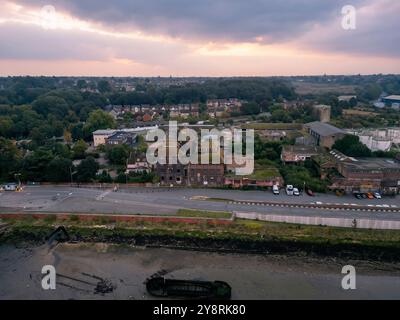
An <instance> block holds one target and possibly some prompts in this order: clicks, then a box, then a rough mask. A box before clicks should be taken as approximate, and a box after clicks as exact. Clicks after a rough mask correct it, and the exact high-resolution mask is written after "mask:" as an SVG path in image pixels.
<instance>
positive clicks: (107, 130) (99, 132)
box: [93, 129, 117, 135]
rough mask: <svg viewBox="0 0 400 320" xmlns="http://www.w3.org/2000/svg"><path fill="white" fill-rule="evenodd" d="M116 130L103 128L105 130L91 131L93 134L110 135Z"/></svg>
mask: <svg viewBox="0 0 400 320" xmlns="http://www.w3.org/2000/svg"><path fill="white" fill-rule="evenodd" d="M116 131H117V130H114V129H105V130H96V131H95V132H93V134H94V135H107V134H108V135H112V134H114V133H115V132H116Z"/></svg>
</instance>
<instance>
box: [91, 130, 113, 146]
mask: <svg viewBox="0 0 400 320" xmlns="http://www.w3.org/2000/svg"><path fill="white" fill-rule="evenodd" d="M116 131H117V130H114V129H106V130H96V131H95V132H93V145H94V146H95V147H97V146H99V145H102V144H106V139H107V138H108V137H111V136H112V135H113V134H114V133H115V132H116Z"/></svg>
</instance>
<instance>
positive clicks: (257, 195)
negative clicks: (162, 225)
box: [0, 186, 400, 220]
mask: <svg viewBox="0 0 400 320" xmlns="http://www.w3.org/2000/svg"><path fill="white" fill-rule="evenodd" d="M201 197H208V198H224V199H230V200H232V201H239V200H241V201H244V202H245V203H240V204H239V203H230V202H227V201H217V200H215V201H210V200H207V201H205V200H200V198H201ZM251 201H273V202H278V203H281V204H282V206H263V205H252V204H251V203H250V204H247V203H246V202H251ZM294 203H298V204H304V205H305V206H306V205H307V204H310V203H320V204H340V205H342V208H340V209H336V210H328V209H323V208H307V207H304V206H303V207H289V205H290V204H294ZM355 205H363V206H366V205H370V206H371V207H370V208H369V209H368V211H367V210H365V211H357V210H355V209H353V208H354V207H353V206H355ZM376 206H380V207H376ZM383 206H385V207H386V208H393V209H394V208H396V210H399V209H400V198H399V197H396V198H391V197H388V198H383V199H372V200H370V199H362V200H359V199H356V198H354V197H352V196H344V197H337V196H335V195H332V194H318V195H316V196H315V197H309V196H307V195H302V196H300V197H294V196H287V195H285V194H283V193H281V195H279V196H275V195H273V194H272V193H271V192H268V191H236V190H216V189H189V188H185V189H181V188H129V189H120V190H119V191H118V192H112V190H108V189H107V190H105V189H102V190H100V189H87V188H71V187H58V186H31V187H26V188H25V189H24V191H23V192H3V193H1V194H0V212H10V211H25V212H31V211H36V212H43V213H46V212H64V213H75V212H76V213H115V214H160V215H172V214H175V213H176V211H177V210H178V209H181V208H186V209H199V210H211V211H240V212H258V213H264V214H284V215H299V216H323V217H333V218H340V217H341V218H351V219H360V218H366V219H376V220H400V212H399V211H397V212H382V211H380V210H382V209H383V210H387V209H385V207H383Z"/></svg>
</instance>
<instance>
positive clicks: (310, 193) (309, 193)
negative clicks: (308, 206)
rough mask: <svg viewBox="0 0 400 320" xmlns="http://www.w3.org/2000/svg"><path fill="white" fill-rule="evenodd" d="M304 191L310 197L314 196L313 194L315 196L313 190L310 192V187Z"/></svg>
mask: <svg viewBox="0 0 400 320" xmlns="http://www.w3.org/2000/svg"><path fill="white" fill-rule="evenodd" d="M306 193H307V194H308V195H309V196H310V197H314V196H315V194H314V192H312V190H311V189H306Z"/></svg>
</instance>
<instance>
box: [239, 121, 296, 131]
mask: <svg viewBox="0 0 400 320" xmlns="http://www.w3.org/2000/svg"><path fill="white" fill-rule="evenodd" d="M242 129H254V130H267V129H270V130H301V129H302V124H299V123H265V122H264V123H248V124H244V125H242Z"/></svg>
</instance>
